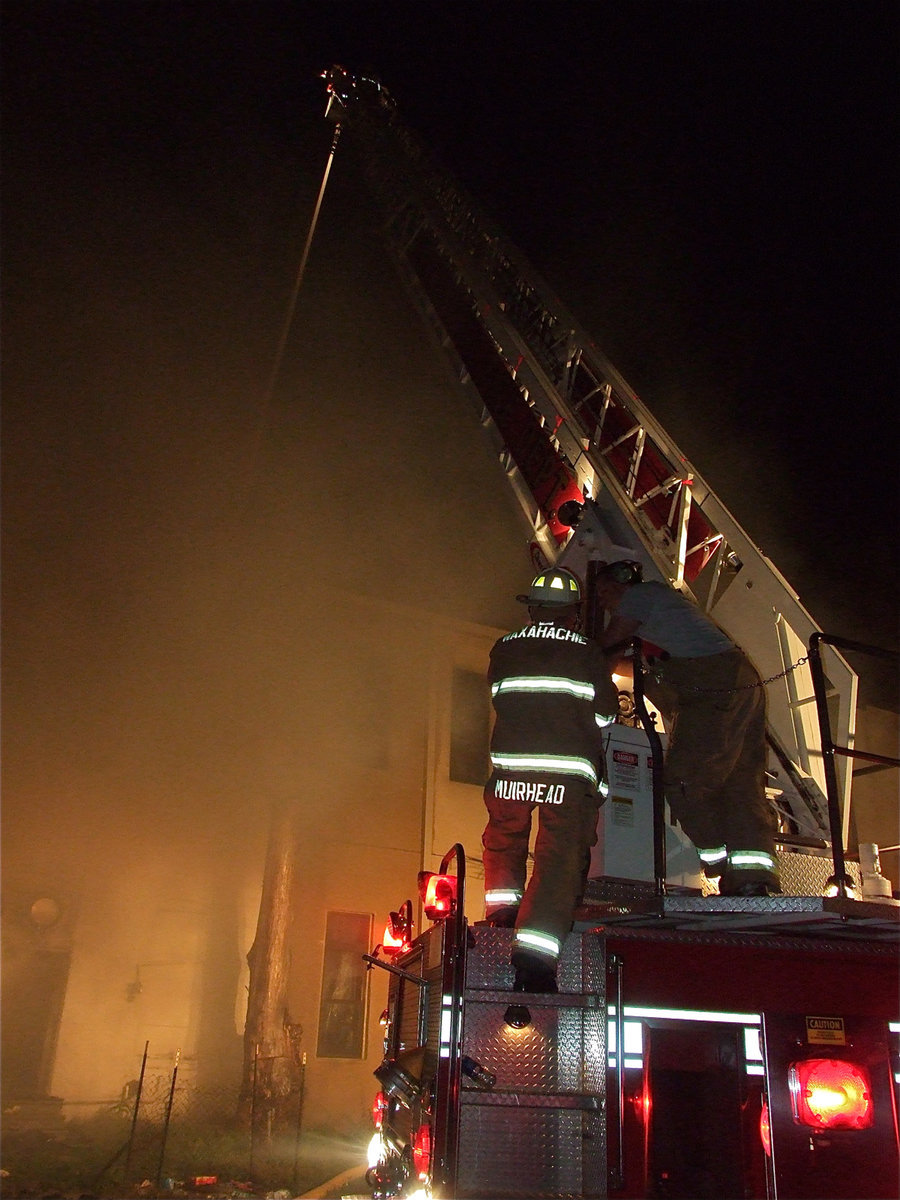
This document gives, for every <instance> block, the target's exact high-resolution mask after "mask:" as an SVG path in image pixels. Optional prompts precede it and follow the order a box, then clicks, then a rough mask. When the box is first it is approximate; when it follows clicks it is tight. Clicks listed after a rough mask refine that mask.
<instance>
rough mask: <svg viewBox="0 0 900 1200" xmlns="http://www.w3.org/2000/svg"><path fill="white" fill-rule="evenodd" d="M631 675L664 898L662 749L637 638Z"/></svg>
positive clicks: (659, 887)
mask: <svg viewBox="0 0 900 1200" xmlns="http://www.w3.org/2000/svg"><path fill="white" fill-rule="evenodd" d="M631 647H632V659H631V662H632V671H633V675H634V707H635V709H636V710H637V714H638V717H639V718H640V721H641V725H642V726H643V728H644V733H646V735H647V740H648V741H649V742H650V751H651V754H650V761H651V764H652V766H651V782H652V787H653V876H654V881H655V887H656V895H657V896H664V895H665V894H666V794H665V783H664V778H665V776H664V768H663V758H664V755H663V748H662V739H661V738H660V736H659V730H658V729H657V728H656V725H655V723H654V721H653V718H652V717H651V715H650V712H649V710H648V708H647V704H646V702H645V700H644V666H643V649H644V643H643V642H642V640H641V639H640V638H637V637H636V638H632V639H631Z"/></svg>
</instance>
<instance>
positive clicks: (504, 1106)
mask: <svg viewBox="0 0 900 1200" xmlns="http://www.w3.org/2000/svg"><path fill="white" fill-rule="evenodd" d="M471 934H472V939H471V941H470V944H469V947H468V951H467V955H466V992H465V996H466V999H465V1004H464V1009H463V1019H462V1053H463V1054H464V1055H468V1056H469V1057H470V1058H474V1059H475V1060H476V1061H477V1062H478V1063H480V1064H481V1066H483V1067H485V1068H486V1069H487V1070H488V1071H490V1072H491V1073H492V1074H493V1075H494V1076H495V1077H496V1084H495V1085H494V1087H493V1088H492V1089H491V1090H490V1091H489V1092H486V1091H484V1090H482V1089H480V1088H478V1087H477V1086H476V1085H475V1084H474V1083H473V1082H472V1081H471V1080H469V1079H468V1078H466V1077H465V1076H464V1077H463V1080H462V1089H461V1094H460V1130H459V1151H458V1168H457V1170H458V1178H457V1195H458V1196H459V1197H466V1198H468V1197H479V1198H480V1200H483V1198H485V1197H489V1196H490V1197H497V1198H498V1200H499V1198H501V1197H520V1196H523V1197H524V1196H529V1197H568V1196H571V1197H576V1196H577V1197H586V1196H597V1197H603V1196H605V1195H606V1191H605V1189H606V1130H605V1123H604V1118H603V1114H604V1108H605V1083H606V1053H607V1048H606V990H605V988H606V960H605V945H604V943H603V941H602V939H600V938H597V937H594V936H590V935H588V936H584V935H582V934H581V933H572V934H570V935H569V937H568V938H567V939H566V942H565V945H564V947H563V953H562V955H561V957H560V963H559V970H558V972H557V978H558V983H559V989H560V995H558V996H548V997H544V998H543V1000H542V999H541V998H540V997H538V996H529V995H524V994H521V993H514V992H512V991H511V988H512V982H513V971H512V968H511V966H510V962H509V958H510V953H511V951H512V944H513V933H512V931H511V930H508V929H492V928H491V927H489V926H478V925H476V926H474V927H472V930H471ZM512 1001H515V1002H517V1003H523V1004H525V1005H526V1006H527V1008H528V1010H529V1013H530V1015H531V1024H530V1025H529V1026H528V1027H527V1028H525V1029H518V1030H516V1029H511V1028H510V1027H509V1026H507V1025H506V1023H505V1022H504V1020H503V1015H504V1012H505V1010H506V1006H507V1005H508V1004H509V1003H511V1002H512Z"/></svg>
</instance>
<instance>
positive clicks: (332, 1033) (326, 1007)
mask: <svg viewBox="0 0 900 1200" xmlns="http://www.w3.org/2000/svg"><path fill="white" fill-rule="evenodd" d="M371 939H372V915H371V913H346V912H330V913H328V916H327V920H326V925H325V960H324V963H323V967H322V997H321V1001H320V1003H319V1037H318V1042H317V1045H316V1053H317V1054H318V1056H319V1057H320V1058H362V1057H363V1056H364V1055H365V1050H366V1046H365V1031H366V1000H367V980H368V973H367V971H366V964H365V963H364V962H363V959H362V956H363V955H364V954H368V953H369V951H370V950H371V948H372V943H371Z"/></svg>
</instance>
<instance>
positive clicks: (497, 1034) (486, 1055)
mask: <svg viewBox="0 0 900 1200" xmlns="http://www.w3.org/2000/svg"><path fill="white" fill-rule="evenodd" d="M513 999H514V997H513V995H511V994H510V995H508V996H507V998H506V1000H505V1001H503V1002H501V1003H499V1004H498V1003H489V1002H485V1003H481V1002H479V1001H477V1000H469V1001H468V1002H467V1003H466V1006H465V1012H464V1016H463V1042H462V1046H463V1054H466V1055H468V1056H469V1057H470V1058H474V1059H475V1061H476V1062H479V1063H480V1064H481V1065H482V1066H483V1067H486V1068H487V1070H488V1071H490V1072H491V1074H493V1075H496V1077H497V1084H496V1087H495V1089H494V1090H495V1091H497V1092H501V1091H520V1090H522V1089H525V1090H530V1091H541V1092H553V1093H564V1092H579V1093H582V1092H585V1093H595V1094H597V1095H601V1094H602V1092H603V1084H604V1073H603V1064H604V1061H605V1056H606V1022H605V1020H604V1019H603V1016H602V1010H600V1009H589V1010H584V1009H580V1008H557V1007H542V1006H541V1005H540V1004H539V1003H536V1002H535V1000H534V998H531V997H527V996H516V997H515V1000H516V1001H517V1002H520V1003H521V1002H525V1003H526V1004H527V1007H528V1011H529V1012H530V1014H531V1024H530V1025H529V1026H528V1027H527V1028H526V1029H511V1028H510V1027H509V1026H508V1025H506V1024H505V1022H504V1020H503V1014H504V1011H505V1008H506V1004H507V1003H509V1002H510V1001H512V1000H513ZM464 1086H467V1085H466V1084H465V1083H464Z"/></svg>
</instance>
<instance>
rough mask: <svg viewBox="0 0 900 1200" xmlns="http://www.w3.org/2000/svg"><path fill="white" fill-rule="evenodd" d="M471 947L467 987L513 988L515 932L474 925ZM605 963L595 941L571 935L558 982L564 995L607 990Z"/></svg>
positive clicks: (566, 944)
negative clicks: (605, 987) (511, 957)
mask: <svg viewBox="0 0 900 1200" xmlns="http://www.w3.org/2000/svg"><path fill="white" fill-rule="evenodd" d="M470 934H471V938H472V943H474V944H470V945H469V949H468V952H467V954H466V987H467V988H487V989H491V990H495V991H496V990H500V991H502V990H505V989H510V988H512V984H513V969H512V967H511V966H510V962H509V957H510V954H511V953H512V944H513V931H512V930H511V929H493V928H492V927H491V926H490V925H473V926H472V927H471V929H470ZM604 971H605V962H604V955H603V950H602V948H601V947H600V946H599V944H598V942H597V939H596V938H585V937H583V935H582V934H581V933H577V932H575V933H570V934H569V936H568V937H567V938H566V940H565V942H564V944H563V950H562V954H561V955H560V959H559V969H558V971H557V982H558V984H559V990H560V991H561V992H571V993H591V992H593V993H596V994H601V993H602V992H603V989H604Z"/></svg>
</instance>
